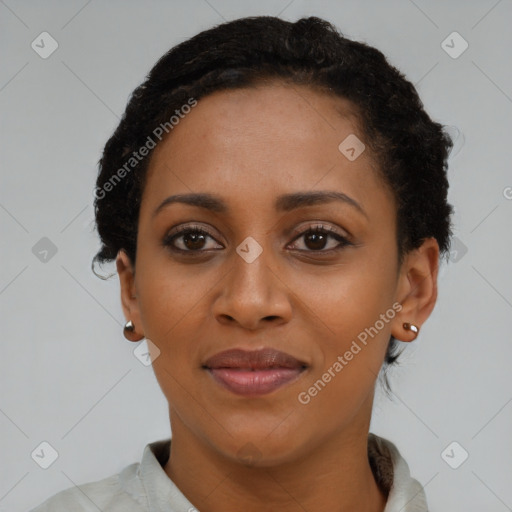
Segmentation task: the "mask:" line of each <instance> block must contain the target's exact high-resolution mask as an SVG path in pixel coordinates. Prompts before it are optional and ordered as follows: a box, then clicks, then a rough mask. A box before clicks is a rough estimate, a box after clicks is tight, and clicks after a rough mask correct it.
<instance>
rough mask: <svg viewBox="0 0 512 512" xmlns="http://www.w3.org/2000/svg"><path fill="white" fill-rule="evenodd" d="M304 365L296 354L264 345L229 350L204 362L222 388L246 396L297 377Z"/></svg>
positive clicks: (264, 391) (271, 388) (270, 388)
mask: <svg viewBox="0 0 512 512" xmlns="http://www.w3.org/2000/svg"><path fill="white" fill-rule="evenodd" d="M306 367H307V364H306V363H305V362H304V361H300V360H298V359H296V358H295V357H293V356H291V355H290V354H287V353H285V352H281V351H279V350H275V349H272V348H264V349H261V350H253V351H246V350H242V349H231V350H226V351H224V352H220V353H218V354H215V355H214V356H212V357H210V358H209V359H208V360H207V361H206V362H205V363H204V365H203V368H204V369H206V370H207V371H208V372H209V373H210V375H211V376H212V377H213V379H214V380H215V381H216V382H217V383H218V384H221V385H222V386H223V387H224V388H225V389H228V390H229V391H231V392H233V393H235V394H238V395H246V396H258V395H263V394H267V393H270V392H272V391H275V390H276V389H278V388H280V387H282V386H284V385H285V384H288V383H290V382H292V381H294V380H297V379H298V378H299V377H300V375H301V374H302V372H303V371H304V370H305V369H306Z"/></svg>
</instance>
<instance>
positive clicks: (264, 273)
mask: <svg viewBox="0 0 512 512" xmlns="http://www.w3.org/2000/svg"><path fill="white" fill-rule="evenodd" d="M267 251H268V249H267V250H264V251H263V252H262V253H261V254H260V255H259V256H258V258H256V260H254V261H252V262H251V263H248V262H247V261H245V260H244V259H243V258H242V257H240V256H239V255H238V254H237V253H235V254H233V259H234V261H233V264H232V266H231V268H230V270H229V271H228V273H227V274H226V275H225V277H224V278H223V279H222V280H221V281H220V282H219V293H218V296H217V297H216V300H215V302H214V304H213V313H214V315H215V318H216V319H217V321H218V322H220V323H221V324H224V325H238V326H240V327H242V328H244V329H247V330H251V331H252V330H258V329H261V328H264V327H265V326H267V325H269V324H271V323H273V324H275V325H281V324H285V323H287V322H289V321H290V319H291V315H292V304H291V303H290V291H289V289H288V288H287V286H286V284H285V283H284V282H283V279H282V278H280V276H279V271H278V269H277V268H276V265H275V264H272V262H271V261H270V260H271V258H267V256H266V253H267ZM267 254H268V253H267Z"/></svg>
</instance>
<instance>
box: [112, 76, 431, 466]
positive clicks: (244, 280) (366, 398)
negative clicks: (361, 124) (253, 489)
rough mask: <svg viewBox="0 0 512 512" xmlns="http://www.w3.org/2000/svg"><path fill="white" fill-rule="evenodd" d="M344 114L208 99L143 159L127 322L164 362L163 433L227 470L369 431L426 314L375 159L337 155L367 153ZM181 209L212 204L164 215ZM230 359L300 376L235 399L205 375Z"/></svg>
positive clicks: (255, 99) (228, 96)
mask: <svg viewBox="0 0 512 512" xmlns="http://www.w3.org/2000/svg"><path fill="white" fill-rule="evenodd" d="M352 113H353V107H352V105H351V104H350V103H349V102H348V101H345V100H342V99H340V98H334V97H332V96H328V95H324V94H322V93H318V92H315V91H313V90H310V89H309V88H306V87H299V86H293V87H290V86H286V85H278V84H276V85H272V86H269V85H267V86H265V87H260V88H251V89H241V90H234V91H228V92H224V91H223V92H217V93H214V94H212V95H210V96H207V97H205V98H204V99H200V100H199V102H198V104H197V106H196V107H195V108H194V109H192V111H191V112H190V113H189V114H188V115H187V116H186V117H185V118H184V119H181V120H180V122H179V125H177V126H175V127H174V130H173V131H172V133H171V134H170V136H169V137H168V138H167V139H165V140H164V141H163V142H162V143H161V144H160V145H159V146H158V147H157V148H156V149H155V151H154V153H153V155H152V159H151V162H150V166H149V169H148V175H147V182H146V185H145V189H144V192H143V197H142V203H141V209H140V218H139V225H138V240H137V260H136V268H135V273H134V274H133V269H132V268H131V267H130V264H129V260H128V259H127V258H126V255H124V254H123V253H122V252H121V253H120V255H119V257H118V270H119V271H120V276H121V286H122V297H123V307H124V310H125V313H126V316H127V318H129V319H131V320H132V321H133V323H134V324H135V326H136V328H137V331H138V332H140V333H143V334H144V335H145V336H146V338H147V339H148V340H150V341H151V344H150V347H151V346H153V347H157V348H158V351H159V355H158V357H156V358H155V359H154V361H153V367H154V371H155V374H156V377H157V379H158V382H159V384H160V386H161V389H162V391H163V393H164V394H165V396H166V397H167V399H168V402H169V408H170V417H171V427H172V430H173V433H174V431H175V430H176V432H178V431H187V432H188V433H189V434H190V435H192V436H194V437H195V438H197V439H201V440H203V441H204V442H205V443H206V444H207V445H208V446H209V447H210V448H211V449H212V450H214V451H215V452H216V453H218V454H221V455H223V456H225V457H228V458H233V459H235V458H237V457H240V454H241V453H243V450H244V449H249V448H248V447H252V448H250V449H252V450H256V451H257V453H258V457H257V458H258V460H259V461H260V463H261V464H262V465H264V464H268V465H271V464H276V463H278V462H283V461H292V460H293V459H294V458H296V457H298V456H301V455H302V454H304V453H305V452H306V451H307V450H312V449H314V447H315V446H318V445H319V444H320V443H324V442H326V441H328V440H329V439H335V438H336V436H340V435H344V436H349V435H350V434H351V433H353V432H358V431H364V428H367V425H368V423H369V418H370V413H371V404H372V399H373V392H374V385H375V380H376V377H377V374H378V373H379V370H380V367H381V365H382V362H383V359H384V356H385V352H386V348H387V344H388V340H389V337H390V335H391V334H394V335H395V336H396V337H397V338H398V339H404V340H405V339H406V336H407V334H404V331H403V329H402V328H401V325H402V322H404V321H410V322H415V321H416V322H418V316H420V317H421V315H423V316H422V317H421V318H424V316H425V315H426V314H427V313H428V311H427V310H428V309H429V307H430V306H432V307H433V304H430V302H431V299H432V297H430V302H429V304H427V305H425V304H426V303H427V302H428V301H427V300H426V299H424V300H423V302H424V304H423V309H421V308H420V307H419V306H418V304H417V303H416V302H411V300H412V299H411V300H409V299H408V298H407V297H408V296H409V295H411V293H410V292H411V290H412V284H413V283H412V281H413V280H412V279H411V275H412V273H411V272H410V269H405V270H404V268H399V267H398V263H397V261H398V255H397V247H396V207H395V202H394V199H393V195H392V193H391V191H390V190H389V189H388V187H387V186H386V185H385V184H384V183H383V182H382V181H381V179H380V178H379V176H378V174H377V172H376V171H375V163H374V161H373V160H372V158H371V155H370V153H369V149H366V150H364V151H363V152H362V153H361V154H360V155H359V156H358V157H357V158H355V159H353V158H350V159H349V158H347V155H349V156H351V157H352V156H353V155H352V152H351V151H350V150H348V153H347V152H345V153H343V152H342V151H340V149H339V148H338V146H339V145H340V143H341V142H342V141H344V140H345V139H346V138H347V137H348V136H354V135H355V136H357V137H358V138H359V139H360V140H361V141H362V142H363V143H364V137H363V135H362V133H361V131H360V129H359V128H358V125H357V122H356V118H355V117H354V116H353V115H352ZM349 140H350V139H349ZM356 151H357V148H356ZM177 194H180V195H181V194H187V195H188V194H208V195H209V198H210V199H209V200H206V199H203V200H202V201H201V202H200V204H192V202H193V201H189V202H181V201H171V200H168V201H167V202H166V199H168V198H169V197H170V196H174V195H177ZM210 196H211V197H210ZM196 199H197V197H196ZM212 199H214V200H212ZM196 203H197V201H196ZM406 261H407V260H406ZM431 274H432V273H431ZM411 283H412V284H411ZM431 291H432V290H431ZM413 295H415V296H419V295H421V294H419V293H416V294H413ZM423 295H425V294H423ZM431 295H432V294H431ZM416 298H417V297H416ZM407 301H409V302H407ZM406 313H407V314H409V316H407V315H406ZM413 313H414V315H416V316H415V317H414V315H413ZM404 315H405V317H404ZM421 318H420V320H421ZM152 344H153V345H152ZM233 348H240V349H242V350H245V351H251V350H258V349H262V348H271V349H275V350H279V351H282V352H284V353H286V354H288V355H289V356H292V357H293V358H295V359H296V360H297V361H299V362H301V363H302V366H301V369H300V371H299V370H295V373H293V374H292V377H291V378H290V380H286V378H285V379H284V381H283V382H284V383H283V384H282V385H280V386H279V387H277V388H272V389H271V390H270V391H266V392H262V393H260V394H257V393H255V394H250V393H249V394H240V393H238V392H235V391H233V389H229V388H227V387H226V386H224V385H222V384H221V383H220V382H219V381H218V380H217V379H216V378H214V377H213V374H212V373H214V372H211V371H210V370H208V369H207V368H205V367H204V365H205V362H206V361H207V360H208V359H209V358H211V357H212V356H214V355H215V354H217V353H219V352H222V351H225V350H228V349H233ZM156 354H157V351H156V348H153V356H155V355H156ZM285 373H286V372H285ZM281 377H282V375H281ZM281 377H279V376H276V377H275V378H276V379H278V378H281Z"/></svg>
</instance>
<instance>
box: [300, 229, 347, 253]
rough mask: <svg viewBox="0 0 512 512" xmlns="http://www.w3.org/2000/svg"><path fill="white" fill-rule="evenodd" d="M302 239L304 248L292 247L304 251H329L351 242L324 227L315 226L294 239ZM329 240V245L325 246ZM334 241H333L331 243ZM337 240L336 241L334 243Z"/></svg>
mask: <svg viewBox="0 0 512 512" xmlns="http://www.w3.org/2000/svg"><path fill="white" fill-rule="evenodd" d="M301 238H302V239H303V240H304V243H303V245H304V246H305V247H306V249H301V248H300V247H294V249H297V250H300V251H304V252H330V251H336V250H339V249H342V248H343V247H345V246H347V245H351V243H350V242H349V241H348V240H347V239H346V238H345V237H343V236H341V235H339V234H337V233H335V232H333V231H332V230H331V229H326V228H324V227H315V228H313V229H308V230H306V231H304V232H302V233H301V234H300V235H299V236H298V237H297V238H295V240H299V239H301ZM329 241H331V242H330V247H327V246H328V245H329ZM333 242H334V243H333ZM336 242H337V243H336Z"/></svg>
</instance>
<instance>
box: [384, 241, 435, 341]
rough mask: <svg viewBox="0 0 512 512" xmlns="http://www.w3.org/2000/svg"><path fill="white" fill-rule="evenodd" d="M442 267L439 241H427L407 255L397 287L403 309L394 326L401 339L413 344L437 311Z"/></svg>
mask: <svg viewBox="0 0 512 512" xmlns="http://www.w3.org/2000/svg"><path fill="white" fill-rule="evenodd" d="M438 266H439V245H438V243H437V240H436V239H435V238H427V239H425V240H424V242H423V243H422V245H421V246H420V247H419V248H418V249H415V250H413V251H411V252H410V253H408V254H407V255H406V256H405V258H404V262H403V264H402V268H401V271H400V276H399V283H398V286H397V299H398V300H399V302H400V304H401V305H402V309H401V310H400V312H399V313H398V314H397V315H396V317H395V319H394V322H393V325H392V334H393V337H394V338H396V339H397V340H401V341H407V342H408V341H413V340H414V339H415V338H416V336H417V335H418V332H419V330H420V328H421V326H422V325H423V323H424V322H425V321H426V320H427V318H428V317H429V316H430V313H431V312H432V310H433V309H434V306H435V303H436V300H437V274H438ZM415 328H416V329H415Z"/></svg>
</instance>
